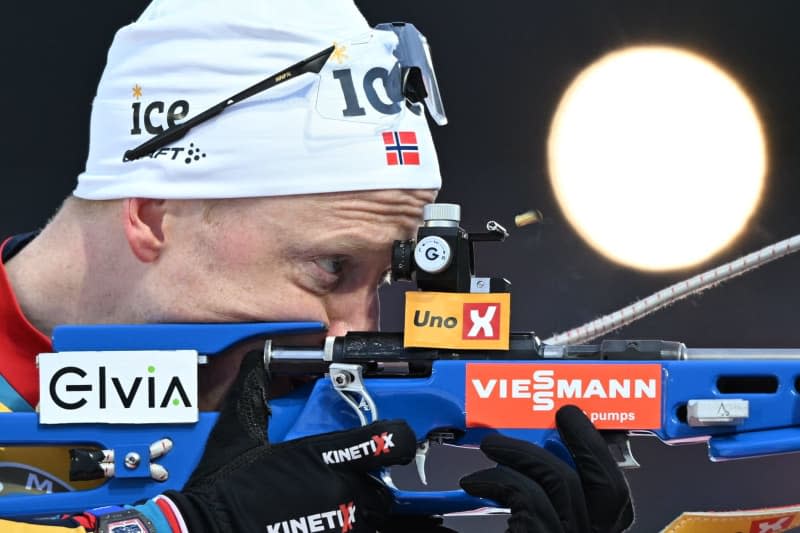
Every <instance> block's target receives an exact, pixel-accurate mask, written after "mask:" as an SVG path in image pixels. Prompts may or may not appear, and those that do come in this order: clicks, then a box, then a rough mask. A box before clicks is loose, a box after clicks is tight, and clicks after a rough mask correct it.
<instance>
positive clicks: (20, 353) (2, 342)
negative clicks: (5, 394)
mask: <svg viewBox="0 0 800 533" xmlns="http://www.w3.org/2000/svg"><path fill="white" fill-rule="evenodd" d="M9 240H10V239H7V240H6V241H5V242H3V244H2V245H0V251H2V249H3V248H4V247H5V246H6V244H7V243H8V242H9ZM52 351H53V345H52V344H51V342H50V339H49V338H47V336H45V335H44V334H43V333H42V332H41V331H39V330H38V329H36V328H35V327H33V325H32V324H31V323H30V322H28V319H27V318H25V315H23V314H22V310H21V309H20V307H19V303H18V302H17V298H16V296H14V291H13V289H12V288H11V284H10V283H9V281H8V275H7V273H6V269H5V266H4V265H3V264H2V263H0V375H2V376H3V377H4V378H5V379H6V381H8V383H9V384H10V385H11V386H12V387H13V388H14V389H15V390H16V391H17V392H18V393H19V395H20V396H22V397H23V398H24V399H25V400H26V401H27V402H28V403H29V404H31V405H32V406H36V405H37V404H38V403H39V383H38V382H39V378H38V372H37V371H36V356H37V355H38V354H40V353H42V352H52Z"/></svg>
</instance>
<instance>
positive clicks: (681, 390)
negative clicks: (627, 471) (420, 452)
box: [0, 323, 800, 516]
mask: <svg viewBox="0 0 800 533" xmlns="http://www.w3.org/2000/svg"><path fill="white" fill-rule="evenodd" d="M172 327H174V328H177V329H172V330H171V329H170V328H172ZM322 327H323V326H322V325H321V324H318V323H290V324H286V323H274V324H224V325H222V324H220V325H144V326H91V327H90V326H72V327H61V328H58V329H57V330H56V332H55V333H54V346H55V349H56V350H57V351H82V350H86V351H89V350H99V351H103V350H122V349H125V350H154V349H161V350H164V349H195V350H197V351H198V352H199V353H201V354H208V355H212V356H213V354H215V353H218V352H219V351H221V350H223V349H224V348H226V347H227V346H229V345H231V344H234V343H235V342H236V341H238V340H241V339H244V338H252V337H253V336H261V337H272V336H278V335H286V334H297V333H310V332H319V331H322ZM348 339H349V341H348ZM515 343H516V348H515ZM265 353H268V354H269V358H270V368H271V369H273V368H274V369H276V371H278V372H280V371H281V369H286V368H288V369H290V370H291V368H292V367H294V366H297V367H303V368H307V367H308V366H309V365H311V366H313V365H317V366H318V367H320V368H322V369H326V370H328V371H329V374H328V375H326V377H324V378H320V379H317V380H316V381H315V382H313V383H310V384H308V385H306V386H304V387H302V388H300V389H296V390H295V391H293V392H292V393H290V394H289V395H287V396H285V397H281V398H278V399H275V400H272V401H271V402H270V405H271V408H272V418H271V420H270V429H269V436H270V440H271V441H272V442H281V441H284V440H288V439H294V438H299V437H303V436H307V435H313V434H318V433H323V432H328V431H335V430H341V429H348V428H352V427H355V426H357V425H359V424H360V423H363V421H364V420H365V418H366V415H365V414H364V412H365V410H366V412H367V414H370V415H374V416H377V415H379V416H380V418H387V419H388V418H403V419H405V420H407V421H408V423H409V424H410V425H411V427H412V428H413V429H414V431H415V433H416V435H417V437H418V439H419V440H420V441H421V442H423V441H425V442H427V439H428V438H430V439H432V440H440V441H444V442H446V443H447V444H451V445H456V446H470V447H473V446H477V445H478V444H479V443H480V441H481V439H482V438H483V437H484V436H485V435H486V434H487V433H489V432H495V431H496V432H500V433H503V434H506V435H508V436H511V437H515V438H520V439H524V440H527V441H529V442H532V443H536V444H538V445H542V446H545V447H546V448H548V449H550V450H551V451H553V452H554V453H556V454H558V455H560V456H562V457H565V458H566V457H567V456H566V452H565V449H564V448H563V445H561V443H560V442H559V440H558V438H557V434H556V433H555V432H554V430H552V429H509V428H503V427H467V424H466V415H465V413H466V405H465V397H466V394H467V391H466V387H467V375H466V372H467V365H481V364H495V365H496V364H498V363H500V364H512V363H513V364H525V365H531V369H532V370H533V369H535V367H536V366H537V365H542V364H543V363H547V364H548V365H570V364H575V363H600V364H602V365H614V368H616V367H619V368H620V371H624V367H626V366H628V365H642V364H648V365H652V364H654V363H655V364H657V365H660V376H661V391H662V393H661V415H660V427H659V428H654V429H652V430H650V431H649V433H652V434H654V435H655V436H657V437H658V438H660V439H661V440H662V441H665V442H668V443H670V442H672V443H674V442H681V441H696V440H707V443H708V447H709V456H710V458H711V459H712V460H725V459H735V458H743V457H754V456H760V455H768V454H774V453H786V452H794V451H798V450H800V428H798V427H797V422H798V417H799V416H800V415H798V413H797V403H796V402H797V400H796V399H797V394H798V382H799V380H800V377H799V376H800V351H798V350H776V349H764V350H737V349H731V350H703V349H699V350H686V349H685V347H683V345H681V344H679V343H663V342H661V341H638V342H637V343H631V342H628V341H606V342H604V343H602V344H599V345H591V346H570V347H562V346H547V345H541V344H539V343H538V339H536V338H535V337H534V336H533V335H532V334H513V335H512V348H511V350H509V351H508V352H456V351H453V350H414V349H410V350H404V349H402V339H401V336H400V335H398V334H382V333H374V334H372V333H362V334H355V335H353V334H348V336H346V337H339V338H337V339H336V342H330V343H326V349H325V350H316V351H314V350H309V349H298V348H285V349H281V348H275V349H273V348H272V347H271V346H270V345H269V344H268V345H267V349H265ZM390 363H391V364H390ZM398 364H399V367H400V368H399V370H398V369H397V368H393V365H394V366H398ZM334 367H336V368H334ZM354 369H361V370H363V371H364V375H363V381H361V380H360V378H359V376H358V375H353V374H358V373H359V372H360V371H359V372H354ZM342 372H343V373H344V375H345V376H348V372H350V374H349V377H347V378H346V379H342V380H341V381H339V378H337V377H336V376H338V375H340V374H341V373H342ZM384 376H385V377H384ZM359 383H361V384H363V386H364V388H365V390H366V392H367V397H368V398H367V400H368V401H367V402H366V404H361V403H360V402H359V401H358V397H357V396H356V397H354V399H352V398H351V399H350V400H347V399H345V396H346V394H342V389H344V390H347V389H348V388H352V386H353V385H357V384H359ZM698 400H700V401H701V402H706V404H705V407H706V408H708V407H711V408H713V409H715V410H716V411H715V413H714V414H713V415H707V414H706V415H702V416H701V415H698V413H697V412H695V411H693V410H692V407H690V406H691V405H692V404H693V402H694V403H695V404H696V402H697V401H698ZM351 402H352V403H351ZM359 407H360V408H359ZM743 407H744V408H745V409H746V411H745V412H741V409H742V408H743ZM737 409H738V410H740V411H739V412H734V411H736V410H737ZM215 420H216V414H215V413H201V415H200V420H199V422H197V423H196V424H190V425H177V424H176V425H174V426H173V425H149V424H146V425H98V424H92V425H82V424H78V425H75V424H72V425H63V426H60V425H57V426H43V425H40V424H39V423H38V415H36V414H35V413H14V414H3V415H0V445H43V444H56V443H66V444H69V445H74V444H76V443H81V444H96V445H99V447H101V448H104V449H114V450H115V453H116V461H117V462H119V461H121V460H122V457H124V455H125V454H126V453H128V452H129V451H136V452H137V453H140V455H142V456H143V457H147V456H148V455H147V446H148V444H149V443H151V442H154V441H155V440H158V439H161V438H165V437H167V438H170V439H172V441H173V449H172V451H171V452H170V453H168V454H167V455H165V456H163V457H161V458H158V459H156V460H155V462H158V463H159V464H161V465H162V466H164V468H166V469H167V471H168V472H169V478H168V479H167V480H166V481H165V482H156V481H154V480H153V479H151V478H150V475H149V472H148V471H147V468H148V465H147V461H143V462H142V464H140V465H139V466H138V467H137V468H136V469H125V468H124V467H122V465H121V464H120V465H119V468H117V469H116V472H117V474H116V475H115V476H114V477H112V478H110V479H109V480H108V481H107V482H106V483H105V484H104V485H103V486H101V487H99V488H96V489H91V490H87V491H80V492H66V493H63V492H62V493H53V494H47V495H41V496H24V495H10V496H4V497H0V516H25V515H43V514H51V513H57V512H69V511H80V510H83V509H84V508H89V507H97V506H100V505H105V504H119V503H128V502H132V501H136V500H140V499H143V498H147V497H151V496H154V495H156V494H159V493H161V492H163V491H164V490H167V489H180V487H181V486H182V485H183V483H184V482H185V481H186V479H188V476H189V474H190V473H191V471H192V470H193V468H194V467H195V465H196V463H197V462H198V461H199V458H200V455H201V453H202V445H201V443H203V442H205V440H206V438H207V436H208V433H209V431H210V430H211V428H212V427H213V424H214V422H215ZM615 435H616V436H619V433H618V432H617V433H616V434H615ZM395 498H396V502H397V504H396V508H397V510H398V511H400V512H407V513H447V512H457V511H464V510H469V509H475V508H477V507H484V506H491V505H492V503H491V502H488V501H485V500H481V499H477V498H473V497H471V496H469V495H467V494H465V493H464V492H463V491H460V490H454V491H444V492H416V491H415V492H411V491H402V490H395Z"/></svg>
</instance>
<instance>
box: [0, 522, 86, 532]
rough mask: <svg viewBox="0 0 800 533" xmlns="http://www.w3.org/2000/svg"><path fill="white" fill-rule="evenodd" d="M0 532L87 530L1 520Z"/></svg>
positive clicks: (76, 527) (78, 527)
mask: <svg viewBox="0 0 800 533" xmlns="http://www.w3.org/2000/svg"><path fill="white" fill-rule="evenodd" d="M0 531H2V532H3V533H83V532H85V531H86V530H85V529H84V528H82V527H80V526H75V527H61V526H48V525H43V524H27V523H24V522H9V521H8V520H3V519H2V518H0Z"/></svg>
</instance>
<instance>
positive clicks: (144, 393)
mask: <svg viewBox="0 0 800 533" xmlns="http://www.w3.org/2000/svg"><path fill="white" fill-rule="evenodd" d="M37 364H38V366H39V391H40V396H41V398H40V401H39V422H40V423H42V424H76V423H109V424H111V423H113V424H154V423H156V424H158V423H163V424H175V423H192V422H197V419H198V410H197V352H196V351H194V350H170V351H166V350H163V351H162V350H143V351H105V352H59V353H42V354H39V355H38V356H37Z"/></svg>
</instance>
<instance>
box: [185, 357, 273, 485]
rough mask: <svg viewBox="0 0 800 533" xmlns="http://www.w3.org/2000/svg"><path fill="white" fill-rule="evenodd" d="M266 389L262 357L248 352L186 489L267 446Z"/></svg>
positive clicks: (265, 375)
mask: <svg viewBox="0 0 800 533" xmlns="http://www.w3.org/2000/svg"><path fill="white" fill-rule="evenodd" d="M267 390H268V385H267V371H266V368H265V367H264V357H263V354H262V353H261V352H259V351H251V352H248V353H247V354H246V355H245V356H244V358H243V359H242V363H241V365H240V366H239V374H238V375H237V376H236V380H235V381H234V382H233V385H232V386H231V388H230V390H229V391H228V395H227V397H226V398H225V401H224V403H223V405H222V410H221V411H220V414H219V418H218V419H217V423H216V424H215V425H214V429H212V430H211V434H210V435H209V437H208V441H207V442H206V447H205V450H204V451H203V457H202V459H201V460H200V464H199V465H198V466H197V469H195V471H194V473H193V474H192V477H191V479H190V480H189V483H187V486H188V485H191V484H192V483H193V482H194V481H196V480H198V479H200V478H203V477H205V476H206V475H208V474H210V473H212V472H215V471H216V470H218V469H219V468H220V467H222V466H223V465H225V464H227V463H228V462H230V460H231V459H233V458H235V457H238V456H240V455H241V454H242V453H244V452H246V451H247V450H250V449H252V448H256V447H258V446H264V445H268V444H269V442H268V441H267V427H268V421H269V407H268V406H267Z"/></svg>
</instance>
